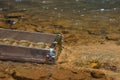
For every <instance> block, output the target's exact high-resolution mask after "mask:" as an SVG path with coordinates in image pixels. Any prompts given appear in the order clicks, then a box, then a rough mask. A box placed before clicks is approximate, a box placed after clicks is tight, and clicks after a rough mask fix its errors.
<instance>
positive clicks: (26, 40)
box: [0, 28, 63, 63]
mask: <svg viewBox="0 0 120 80" xmlns="http://www.w3.org/2000/svg"><path fill="white" fill-rule="evenodd" d="M62 42H63V39H62V34H46V33H39V32H26V31H19V30H11V29H2V28H0V60H10V61H20V62H35V63H55V61H56V60H57V59H58V56H59V55H60V53H61V50H62Z"/></svg>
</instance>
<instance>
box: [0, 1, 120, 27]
mask: <svg viewBox="0 0 120 80" xmlns="http://www.w3.org/2000/svg"><path fill="white" fill-rule="evenodd" d="M119 4H120V1H119V0H0V12H4V13H6V14H8V13H11V12H19V11H27V12H25V13H26V14H27V15H31V17H35V18H34V19H36V20H39V19H47V20H52V21H53V23H55V25H56V24H57V25H63V26H70V27H78V26H79V27H91V26H92V27H110V26H114V27H116V26H117V27H120V24H119V20H120V15H119V12H120V6H119ZM29 19H30V18H29ZM31 20H32V18H31Z"/></svg>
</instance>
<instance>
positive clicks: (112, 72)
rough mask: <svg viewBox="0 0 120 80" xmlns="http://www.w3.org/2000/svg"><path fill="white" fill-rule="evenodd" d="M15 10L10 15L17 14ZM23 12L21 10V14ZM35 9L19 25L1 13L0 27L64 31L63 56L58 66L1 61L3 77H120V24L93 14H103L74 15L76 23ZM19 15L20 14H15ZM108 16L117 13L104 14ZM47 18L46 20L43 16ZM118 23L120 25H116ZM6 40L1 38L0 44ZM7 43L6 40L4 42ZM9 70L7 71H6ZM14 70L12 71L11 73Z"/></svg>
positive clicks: (59, 79) (54, 79)
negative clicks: (10, 22) (11, 22)
mask: <svg viewBox="0 0 120 80" xmlns="http://www.w3.org/2000/svg"><path fill="white" fill-rule="evenodd" d="M13 14H14V13H10V14H8V15H9V16H13ZM19 14H20V13H18V15H19ZM31 14H32V12H27V13H26V12H24V13H22V16H23V15H24V17H23V18H21V19H20V20H19V21H18V22H17V23H16V24H14V25H10V24H8V23H6V19H5V18H4V17H3V14H1V16H0V28H7V29H8V28H9V29H17V30H24V31H30V32H43V33H62V34H63V35H64V48H63V50H62V53H61V55H60V57H59V59H58V60H57V61H56V64H54V65H47V64H35V63H18V62H10V61H0V74H1V75H0V79H5V80H7V79H8V80H10V79H11V80H98V78H99V80H119V76H118V75H120V62H119V54H120V46H119V44H120V43H119V42H120V38H119V35H120V33H119V30H120V24H119V23H118V22H117V21H116V22H109V20H107V19H102V18H96V19H95V20H94V19H93V18H92V16H94V15H97V16H101V15H103V14H101V13H96V14H95V13H86V14H85V15H87V16H84V17H83V16H81V17H79V16H77V17H76V16H74V17H75V19H78V20H80V24H79V25H76V24H74V22H72V21H70V18H69V15H68V17H67V18H62V19H59V18H58V19H57V20H54V19H53V20H51V19H44V18H43V16H39V15H34V16H31ZM15 16H17V14H16V13H15ZM104 16H107V17H108V18H109V17H110V18H111V16H114V17H115V18H116V19H117V18H118V15H117V13H114V12H112V13H109V14H108V13H107V12H106V13H104ZM39 18H43V19H39ZM116 26H117V27H116ZM2 41H3V40H1V39H0V43H1V42H2ZM5 41H6V42H7V43H6V44H9V43H10V44H11V43H12V44H13V45H19V44H20V45H22V46H29V47H36V48H38V47H44V45H45V44H43V43H42V46H38V45H39V44H41V43H33V42H30V41H16V42H12V40H11V41H10V42H9V41H8V40H5ZM3 43H4V41H3ZM6 69H7V70H6ZM11 71H12V73H11V74H9V73H10V72H11Z"/></svg>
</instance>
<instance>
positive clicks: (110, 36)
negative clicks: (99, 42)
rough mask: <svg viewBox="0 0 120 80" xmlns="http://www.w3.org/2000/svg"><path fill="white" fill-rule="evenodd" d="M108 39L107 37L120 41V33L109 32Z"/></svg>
mask: <svg viewBox="0 0 120 80" xmlns="http://www.w3.org/2000/svg"><path fill="white" fill-rule="evenodd" d="M106 39H107V40H113V41H118V40H120V34H116V33H111V34H108V35H107V36H106Z"/></svg>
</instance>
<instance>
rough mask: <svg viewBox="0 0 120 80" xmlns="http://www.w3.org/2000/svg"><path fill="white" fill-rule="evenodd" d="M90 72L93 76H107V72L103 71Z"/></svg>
mask: <svg viewBox="0 0 120 80" xmlns="http://www.w3.org/2000/svg"><path fill="white" fill-rule="evenodd" d="M90 74H91V76H92V77H93V78H105V73H103V72H101V71H93V72H91V73H90Z"/></svg>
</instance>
